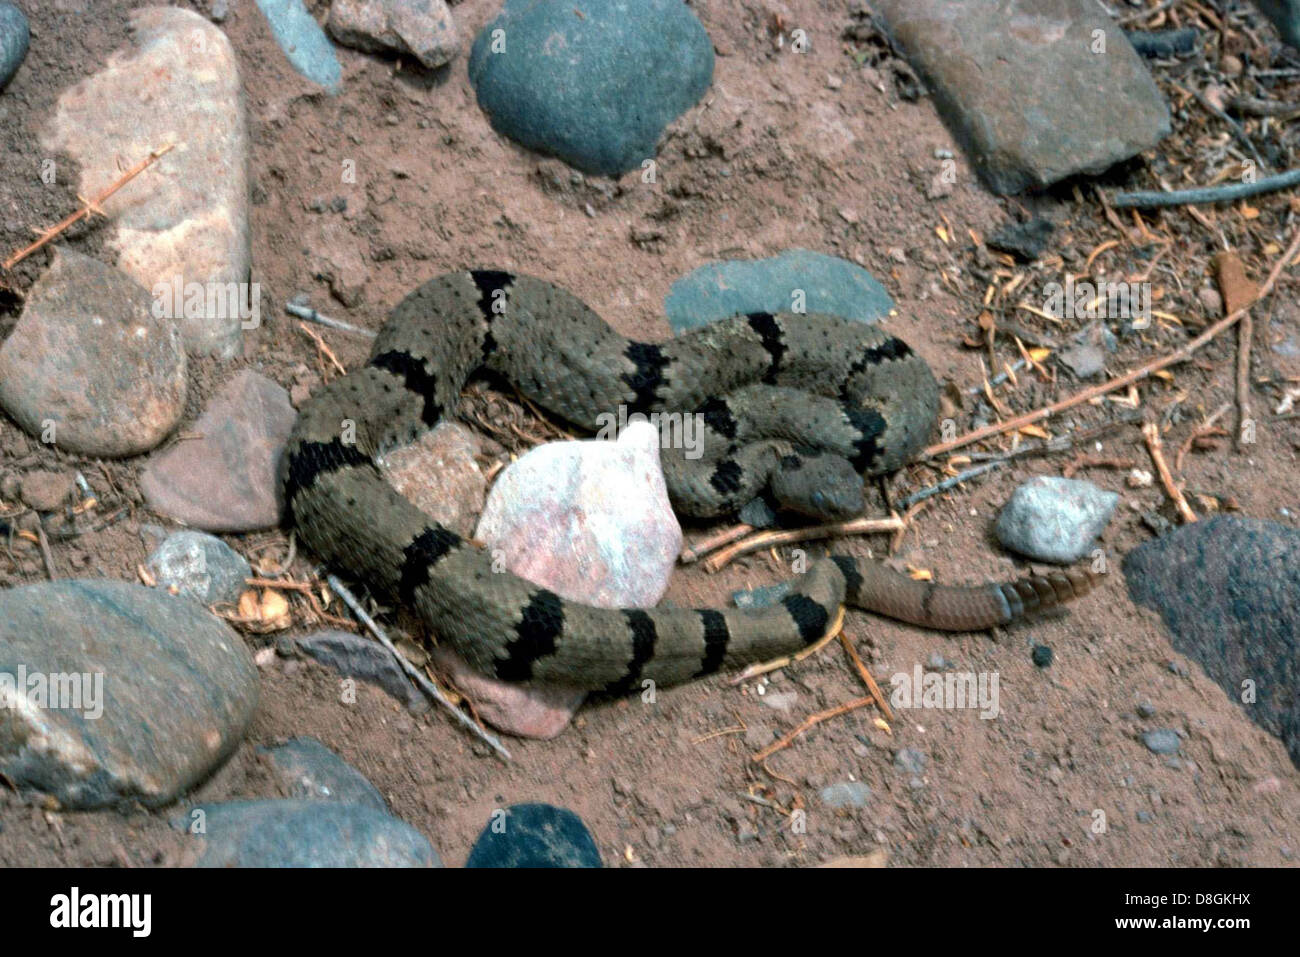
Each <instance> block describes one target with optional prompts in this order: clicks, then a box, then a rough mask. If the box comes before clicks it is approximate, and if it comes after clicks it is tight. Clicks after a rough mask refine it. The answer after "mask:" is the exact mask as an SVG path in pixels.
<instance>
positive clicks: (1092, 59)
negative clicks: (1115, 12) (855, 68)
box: [875, 0, 1170, 193]
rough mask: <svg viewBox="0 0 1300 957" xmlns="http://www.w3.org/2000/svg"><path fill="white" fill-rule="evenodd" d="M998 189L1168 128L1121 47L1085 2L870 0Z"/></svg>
mask: <svg viewBox="0 0 1300 957" xmlns="http://www.w3.org/2000/svg"><path fill="white" fill-rule="evenodd" d="M875 6H876V9H877V11H878V12H879V13H880V14H881V15H882V16H883V17H884V19H885V22H886V24H887V27H888V29H889V31H890V33H891V34H892V36H893V39H894V41H895V42H896V43H897V44H898V45H899V46H900V47H901V48H902V49H903V50H904V51H905V52H906V54H907V57H908V59H909V60H910V61H911V63H912V65H913V66H914V67H916V69H917V71H918V72H919V73H920V74H921V75H922V76H924V77H925V78H926V80H927V81H928V82H929V84H930V86H931V87H932V89H933V92H934V100H935V105H936V106H937V107H938V109H939V112H940V114H941V115H942V116H943V118H944V120H945V121H946V122H947V124H948V126H949V127H950V128H951V129H952V131H953V135H954V136H956V137H957V139H958V140H959V141H961V142H962V144H963V145H964V146H965V148H966V150H967V152H968V153H970V156H971V160H972V162H973V163H974V165H975V167H976V168H977V169H978V170H979V172H980V174H981V175H982V176H983V178H984V180H985V181H986V182H987V183H988V185H989V187H990V188H991V189H993V190H994V191H995V192H998V193H1018V192H1020V191H1021V190H1024V189H1028V188H1041V187H1045V186H1049V185H1051V184H1052V183H1056V182H1059V181H1060V180H1062V179H1065V178H1066V177H1068V176H1073V175H1075V174H1078V173H1100V172H1102V171H1103V170H1105V169H1106V168H1107V167H1109V166H1111V165H1113V164H1114V163H1118V162H1119V161H1121V160H1125V159H1128V158H1129V157H1131V156H1134V155H1136V154H1137V153H1140V152H1142V151H1143V150H1145V149H1149V148H1151V147H1152V146H1154V145H1155V144H1156V143H1158V142H1159V141H1160V140H1161V139H1162V138H1164V137H1165V136H1167V135H1168V134H1169V131H1170V120H1169V109H1168V107H1167V106H1166V105H1165V102H1164V99H1163V98H1162V97H1161V95H1160V91H1159V89H1158V88H1157V87H1156V85H1155V82H1154V81H1153V80H1152V79H1151V75H1150V74H1149V73H1148V72H1147V69H1146V66H1145V65H1144V64H1143V63H1142V59H1141V57H1139V56H1138V55H1137V53H1136V52H1135V51H1134V50H1133V46H1132V44H1130V43H1129V42H1128V40H1127V39H1126V38H1125V36H1124V34H1123V32H1122V31H1121V30H1120V28H1119V27H1117V26H1116V25H1115V23H1114V21H1113V20H1111V18H1110V17H1108V16H1106V15H1105V13H1104V12H1103V10H1102V8H1101V6H1100V5H1099V4H1097V3H1095V2H1094V0H1019V2H1016V3H989V2H988V0H876V4H875Z"/></svg>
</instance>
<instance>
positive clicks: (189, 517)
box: [140, 369, 297, 532]
mask: <svg viewBox="0 0 1300 957" xmlns="http://www.w3.org/2000/svg"><path fill="white" fill-rule="evenodd" d="M296 418H297V413H296V412H295V411H294V409H293V406H292V404H290V402H289V393H287V392H285V391H284V389H282V388H280V386H278V385H276V384H275V383H274V382H272V381H271V380H270V379H268V378H266V377H265V376H263V375H259V374H258V373H256V372H253V371H252V370H250V369H245V370H244V371H242V372H240V373H239V374H237V375H236V376H235V377H234V378H232V379H231V380H230V381H229V382H227V383H226V384H225V385H224V386H222V388H221V390H220V391H219V392H218V393H217V394H216V395H215V396H214V397H213V398H212V400H211V402H209V403H208V407H207V408H206V409H205V410H204V411H203V414H202V415H201V416H199V420H198V421H197V422H196V423H195V424H194V431H195V432H196V433H197V434H198V436H197V437H196V438H193V439H187V440H186V441H184V442H178V443H176V445H174V446H172V447H171V448H170V449H168V450H167V451H166V452H163V453H162V454H161V455H159V456H158V457H156V458H155V459H154V460H153V461H152V462H150V463H149V467H148V468H147V469H146V470H145V472H144V474H143V475H142V476H140V490H141V491H142V492H144V497H145V501H147V502H148V503H149V507H150V508H152V509H154V510H155V511H157V512H160V513H161V514H163V515H170V516H171V517H172V518H176V519H179V520H180V521H182V522H184V523H185V524H186V525H192V526H194V527H195V528H202V529H206V530H207V531H210V532H247V531H252V530H254V529H258V528H269V527H271V526H273V525H278V524H279V523H280V513H281V512H282V511H283V509H284V503H283V493H282V491H281V489H280V481H279V478H278V469H279V467H280V456H281V455H283V454H284V445H285V443H286V442H287V441H288V439H289V432H290V430H291V429H292V428H293V423H294V421H295V420H296Z"/></svg>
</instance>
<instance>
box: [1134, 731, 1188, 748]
mask: <svg viewBox="0 0 1300 957" xmlns="http://www.w3.org/2000/svg"><path fill="white" fill-rule="evenodd" d="M1142 743H1143V744H1145V745H1146V746H1147V750H1148V751H1150V752H1151V753H1152V754H1177V753H1178V750H1179V749H1180V748H1181V747H1182V746H1183V740H1182V738H1180V737H1178V732H1177V731H1173V730H1171V729H1169V728H1156V729H1155V730H1152V731H1144V732H1142Z"/></svg>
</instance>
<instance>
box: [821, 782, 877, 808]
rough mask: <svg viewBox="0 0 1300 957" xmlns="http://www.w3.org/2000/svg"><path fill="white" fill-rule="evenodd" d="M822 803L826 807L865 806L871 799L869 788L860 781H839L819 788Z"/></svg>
mask: <svg viewBox="0 0 1300 957" xmlns="http://www.w3.org/2000/svg"><path fill="white" fill-rule="evenodd" d="M821 799H822V803H823V804H825V805H826V806H827V807H832V808H836V809H839V808H845V807H866V806H867V802H868V801H869V800H871V788H869V787H867V786H866V785H865V784H863V783H862V782H861V781H840V782H839V783H837V784H831V785H828V786H826V787H824V788H822V790H821Z"/></svg>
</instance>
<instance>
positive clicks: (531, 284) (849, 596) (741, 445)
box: [281, 270, 1093, 693]
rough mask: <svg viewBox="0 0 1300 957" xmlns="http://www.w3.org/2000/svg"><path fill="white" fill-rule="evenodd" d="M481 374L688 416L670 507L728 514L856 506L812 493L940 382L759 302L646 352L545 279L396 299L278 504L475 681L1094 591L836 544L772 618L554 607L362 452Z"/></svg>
mask: <svg viewBox="0 0 1300 957" xmlns="http://www.w3.org/2000/svg"><path fill="white" fill-rule="evenodd" d="M479 369H487V370H490V371H492V372H495V373H499V374H501V375H503V376H505V377H507V378H508V379H509V380H510V381H511V382H513V383H514V384H515V386H516V387H517V388H519V390H520V391H521V392H522V393H523V394H524V395H526V396H528V397H529V398H530V399H532V400H533V401H536V402H537V403H539V404H540V405H542V406H544V407H545V408H547V409H549V410H551V411H552V412H554V413H556V414H558V415H561V416H563V417H564V418H565V419H567V420H569V421H571V422H573V423H574V424H576V425H579V426H582V427H585V428H588V429H595V428H597V427H598V424H599V417H600V416H602V415H603V414H610V413H614V412H616V411H617V410H618V408H619V406H620V405H621V406H624V407H625V411H626V414H629V415H630V414H632V413H636V412H641V413H648V412H652V411H656V410H667V411H678V412H683V413H684V412H698V413H699V414H700V417H701V418H702V420H703V423H704V426H703V431H704V442H703V446H704V448H705V450H706V454H705V455H704V456H703V457H701V458H700V459H699V460H696V461H692V460H690V459H688V458H686V457H685V456H683V455H681V454H677V453H674V452H673V451H672V450H664V465H665V477H666V478H667V479H668V481H669V487H670V494H671V495H672V497H673V501H674V504H675V506H676V507H677V508H678V509H679V510H683V511H686V512H691V513H694V514H702V515H709V514H719V513H721V512H725V511H728V510H734V509H735V508H737V507H739V506H740V505H742V504H743V503H744V502H745V501H747V500H748V499H749V498H750V497H752V496H753V495H754V494H755V493H756V492H757V491H759V490H760V489H761V488H763V487H764V486H765V485H769V484H770V485H771V486H772V487H773V488H778V487H781V486H787V487H788V490H787V497H788V498H789V499H790V502H791V504H794V505H795V506H796V507H800V506H802V507H804V508H805V510H816V509H821V510H823V511H825V512H827V513H828V514H837V513H842V512H852V511H860V510H861V507H862V499H861V490H860V486H859V487H857V489H856V492H850V493H848V494H847V495H846V493H845V492H844V489H843V487H842V485H841V487H839V488H837V489H834V490H831V489H814V488H810V487H809V486H808V484H807V481H806V479H807V477H808V475H809V474H811V475H812V476H813V478H814V479H816V478H817V477H818V476H821V475H831V476H832V477H839V476H841V475H842V473H843V471H844V469H845V468H851V470H852V471H853V472H856V473H859V474H874V473H878V472H884V471H889V470H892V469H896V468H898V467H899V466H900V465H902V464H903V463H904V462H906V461H907V460H908V458H909V457H910V456H912V455H913V454H914V453H915V452H916V451H917V450H918V449H919V448H920V447H921V446H922V445H923V444H924V442H925V439H926V437H927V435H928V433H929V431H930V430H931V428H932V426H933V423H934V419H935V415H936V409H937V404H938V389H937V386H936V383H935V380H934V377H933V375H932V374H931V372H930V370H929V367H928V366H926V364H925V362H924V361H923V360H922V359H921V358H920V357H919V356H917V355H915V354H914V353H913V352H912V351H911V349H909V348H908V347H907V345H906V344H905V343H903V342H901V341H900V340H898V339H895V338H893V337H891V336H888V335H886V334H885V333H883V332H881V331H880V330H879V329H876V328H875V327H873V326H867V325H863V324H861V323H856V322H851V321H848V320H844V319H840V318H837V317H833V316H825V315H815V314H808V315H786V314H768V313H755V314H751V315H748V316H737V317H735V318H733V319H728V320H724V321H721V322H715V323H712V324H710V325H707V326H705V327H703V328H702V329H698V330H696V331H694V332H692V333H690V334H687V335H683V336H680V337H678V338H676V339H673V340H671V341H669V342H666V343H663V344H650V343H640V342H633V341H630V340H628V339H625V338H624V337H623V336H621V335H619V334H618V333H617V332H615V331H614V330H613V329H611V328H610V327H609V326H608V325H607V324H606V323H605V322H604V321H603V320H602V319H601V318H600V317H599V316H597V315H596V314H595V313H594V312H592V311H591V310H590V309H589V308H588V307H587V306H586V305H585V304H583V303H582V302H581V301H579V300H578V299H577V298H576V297H574V296H572V295H571V294H569V293H567V292H565V291H564V290H562V289H559V288H558V287H556V286H553V285H551V284H550V283H546V282H544V281H542V280H539V279H533V278H530V277H527V276H518V275H514V274H511V273H506V272H498V271H487V270H478V271H472V272H460V273H449V274H447V275H444V276H440V277H438V278H436V279H433V280H430V281H429V282H427V283H425V284H424V285H423V286H421V287H420V288H419V289H417V290H415V291H414V292H412V293H411V294H410V295H409V296H407V297H406V299H404V300H403V301H402V302H401V303H399V304H398V306H397V307H396V308H395V309H394V310H393V313H392V315H391V317H390V319H389V321H388V322H387V323H386V324H385V326H384V328H383V330H382V331H381V332H380V333H379V336H378V338H377V339H376V341H375V346H374V350H373V352H372V353H371V358H370V360H369V363H368V364H367V365H366V366H365V367H363V368H361V369H358V370H356V371H353V372H351V373H349V374H348V375H346V376H344V377H342V378H340V379H338V380H336V381H334V382H332V383H330V384H329V385H327V386H325V387H324V388H322V389H320V390H319V391H318V392H317V393H316V394H315V395H313V396H312V398H311V399H310V400H309V401H308V402H307V403H306V404H305V405H304V407H303V408H302V410H301V412H300V414H299V417H298V421H297V424H296V425H295V427H294V430H293V433H292V435H291V436H290V439H289V444H288V447H287V448H286V451H285V455H284V459H283V464H282V468H281V475H282V480H283V484H284V490H285V504H286V510H287V513H288V517H289V518H290V520H291V521H292V522H293V524H295V525H296V526H297V528H298V532H299V535H300V537H301V538H302V539H303V541H304V542H305V543H306V544H307V545H308V546H309V547H310V548H311V549H313V550H314V551H315V552H316V553H317V554H319V555H320V556H321V557H323V558H324V559H326V560H327V561H328V562H330V563H331V564H333V565H335V566H336V567H339V568H341V569H345V570H347V571H348V572H349V573H351V574H354V575H356V576H358V577H360V578H361V579H363V580H365V581H367V582H369V583H370V584H371V585H373V586H376V587H378V588H379V589H381V590H382V591H384V592H386V593H387V594H389V595H391V596H393V597H395V598H397V599H398V600H400V601H402V602H404V603H406V604H408V605H410V606H411V607H413V608H415V609H416V610H417V611H418V612H419V613H420V615H421V616H422V617H423V619H424V620H425V621H426V622H427V623H428V625H429V626H430V627H431V628H433V630H434V631H435V633H436V634H437V635H438V637H439V639H440V640H442V641H445V642H448V643H449V644H450V645H451V646H452V647H453V648H454V649H455V650H456V651H457V652H458V653H459V654H460V655H461V656H462V657H464V658H465V659H466V660H468V661H469V663H470V664H472V665H473V666H474V667H476V668H477V669H478V670H480V671H482V672H484V673H486V674H490V675H495V676H496V677H498V678H501V679H504V680H508V681H527V680H537V681H544V682H548V683H554V684H563V685H570V686H576V687H583V688H593V689H605V690H609V691H613V692H615V693H618V692H626V691H628V690H631V689H634V688H638V687H640V684H641V682H642V681H643V680H647V679H648V680H652V681H654V682H656V683H659V684H668V683H672V682H678V681H684V680H687V679H690V678H694V677H699V676H702V675H706V674H709V673H711V672H714V671H717V670H719V669H723V668H732V667H736V666H739V665H743V664H746V663H749V662H752V661H757V660H764V659H768V658H773V657H777V656H779V655H783V654H788V653H790V652H791V651H794V650H797V649H799V648H801V647H803V646H805V645H807V644H809V643H811V642H814V641H816V640H817V639H819V638H821V637H822V636H823V634H824V633H825V631H826V629H827V628H828V627H829V625H830V623H831V622H832V620H833V619H834V617H835V614H836V612H837V610H838V608H839V606H840V605H841V604H842V603H845V602H847V603H849V604H852V605H856V606H859V607H862V608H865V609H868V610H871V611H875V612H879V613H881V614H884V615H888V616H890V617H892V618H897V619H901V620H903V621H907V622H911V623H913V624H917V625H922V626H925V627H929V628H936V629H943V630H955V631H968V630H979V629H984V628H989V627H992V626H994V625H1000V624H1005V623H1007V622H1010V621H1013V620H1015V619H1017V618H1019V617H1022V616H1023V615H1025V614H1027V613H1029V612H1032V611H1034V610H1037V609H1039V608H1042V607H1050V606H1055V605H1058V604H1060V603H1062V602H1064V601H1067V600H1069V599H1070V598H1073V597H1075V596H1077V595H1081V594H1083V593H1085V592H1087V591H1088V590H1089V589H1090V588H1091V587H1092V584H1093V579H1092V576H1091V575H1090V574H1089V573H1087V572H1084V571H1077V570H1065V571H1060V572H1054V573H1052V574H1050V575H1047V576H1030V577H1027V578H1023V579H1021V580H1019V581H1017V582H1014V583H1011V584H1002V585H996V584H990V585H981V586H971V587H959V586H949V585H938V584H934V583H930V582H917V581H913V580H911V579H910V578H908V577H907V576H905V575H902V574H900V573H898V572H895V571H893V570H892V569H889V568H887V567H886V566H884V565H881V564H879V563H876V562H867V561H860V560H858V559H855V558H850V557H847V556H835V557H832V558H829V559H826V560H823V561H819V562H817V563H815V564H814V565H813V566H812V567H811V568H810V569H809V570H808V571H807V572H806V573H805V574H804V575H802V576H801V578H800V579H799V581H798V584H797V587H796V589H795V590H794V591H793V592H792V593H791V594H788V595H787V596H786V597H785V598H784V599H783V600H782V601H781V602H780V603H779V604H776V605H774V606H772V607H769V608H762V609H745V610H739V609H736V610H732V609H729V610H714V609H699V610H688V609H670V608H654V609H631V608H625V609H608V608H594V607H590V606H587V605H582V604H579V603H576V602H571V601H567V600H565V599H563V598H560V597H559V596H558V595H556V594H555V593H554V592H552V591H550V590H549V589H546V588H542V587H540V586H538V585H536V584H533V583H532V582H529V581H526V580H524V579H522V578H519V577H517V576H514V575H511V574H509V573H507V572H496V571H494V570H493V567H492V559H491V555H490V553H489V552H488V551H487V550H485V549H483V548H481V547H479V546H478V545H476V544H475V543H472V542H468V541H466V540H464V539H462V538H460V537H459V536H458V535H456V534H455V533H453V532H451V531H449V530H448V529H446V528H444V527H442V526H441V525H439V524H438V523H436V522H434V521H432V520H431V519H429V518H428V516H426V515H425V514H424V513H423V512H421V511H420V510H419V509H417V508H416V507H415V506H414V505H412V504H411V503H410V502H408V501H407V500H406V499H405V498H403V497H402V496H401V495H399V494H398V493H397V492H396V491H395V490H394V489H393V488H392V487H391V486H390V485H389V484H388V483H387V482H386V481H385V480H384V478H383V477H382V475H381V473H380V472H379V470H378V468H377V467H376V465H375V463H374V457H375V456H376V455H378V454H380V453H381V452H383V451H384V450H386V449H388V448H391V447H394V446H396V445H399V444H401V443H404V442H407V441H410V440H411V439H413V438H415V437H416V436H417V435H418V434H419V433H420V432H422V431H424V430H426V429H428V428H431V427H433V426H434V425H436V424H437V423H438V422H439V421H440V420H441V419H443V418H444V417H446V416H447V415H449V414H450V413H451V412H452V411H453V410H454V408H455V406H456V402H457V400H458V397H459V395H460V391H461V389H462V387H463V386H464V384H465V383H466V381H467V380H468V379H469V377H470V376H471V375H472V374H473V373H474V372H475V371H476V370H479ZM809 463H814V464H813V465H812V467H811V468H810V467H809ZM843 463H848V464H847V466H844V468H840V466H841V465H842V464H843ZM855 495H856V501H853V499H854V497H855Z"/></svg>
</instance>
